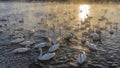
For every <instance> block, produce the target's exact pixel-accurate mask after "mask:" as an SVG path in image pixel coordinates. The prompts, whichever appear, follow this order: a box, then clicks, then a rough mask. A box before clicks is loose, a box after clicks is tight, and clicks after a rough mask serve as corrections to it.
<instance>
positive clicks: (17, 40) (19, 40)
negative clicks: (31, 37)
mask: <svg viewBox="0 0 120 68" xmlns="http://www.w3.org/2000/svg"><path fill="white" fill-rule="evenodd" d="M22 41H24V38H17V39H14V40H12V41H10V43H20V42H22Z"/></svg>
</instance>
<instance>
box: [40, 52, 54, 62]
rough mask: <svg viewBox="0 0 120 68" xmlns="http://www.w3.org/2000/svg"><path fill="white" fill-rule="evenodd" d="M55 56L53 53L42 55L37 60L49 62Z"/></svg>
mask: <svg viewBox="0 0 120 68" xmlns="http://www.w3.org/2000/svg"><path fill="white" fill-rule="evenodd" d="M54 56H55V53H47V54H44V55H43V56H42V57H39V58H38V59H39V60H50V59H52V58H53V57H54Z"/></svg>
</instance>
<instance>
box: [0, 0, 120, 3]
mask: <svg viewBox="0 0 120 68" xmlns="http://www.w3.org/2000/svg"><path fill="white" fill-rule="evenodd" d="M0 1H20V2H33V1H34V2H37V1H40V2H69V3H80V2H88V3H97V2H98V3H104V2H120V0H0Z"/></svg>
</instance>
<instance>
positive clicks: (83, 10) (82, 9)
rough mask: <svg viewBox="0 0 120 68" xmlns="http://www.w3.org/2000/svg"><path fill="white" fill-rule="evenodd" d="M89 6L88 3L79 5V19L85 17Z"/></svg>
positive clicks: (88, 11)
mask: <svg viewBox="0 0 120 68" xmlns="http://www.w3.org/2000/svg"><path fill="white" fill-rule="evenodd" d="M89 9H90V6H89V5H86V4H84V5H80V6H79V19H80V20H82V21H84V20H85V18H87V15H88V14H89V13H90V10H89Z"/></svg>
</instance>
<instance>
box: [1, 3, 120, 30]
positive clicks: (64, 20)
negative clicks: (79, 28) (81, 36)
mask: <svg viewBox="0 0 120 68" xmlns="http://www.w3.org/2000/svg"><path fill="white" fill-rule="evenodd" d="M83 5H84V4H80V5H78V4H77V5H75V4H58V3H57V4H56V3H18V2H10V3H9V2H7V3H0V18H3V17H6V16H10V20H11V22H10V23H13V22H17V19H20V18H24V22H25V23H24V27H25V28H26V29H33V27H36V28H39V27H40V26H38V24H37V23H38V22H40V21H41V18H45V15H46V14H48V15H49V14H52V15H51V16H48V18H47V23H54V24H57V25H59V27H61V26H62V25H61V24H65V25H68V26H69V25H70V26H75V25H76V24H78V23H80V21H81V18H83V19H84V18H87V17H86V15H87V14H88V15H89V16H91V17H93V19H92V20H91V22H92V23H93V24H97V23H98V19H99V18H100V17H101V16H104V17H105V18H107V19H108V21H110V22H113V23H114V22H118V23H119V21H120V19H119V18H120V5H118V4H117V5H116V4H108V5H104V4H85V5H88V6H89V8H88V9H85V10H84V9H83V12H85V13H83V15H80V14H81V13H82V12H80V11H81V9H80V6H83ZM83 8H84V7H83ZM88 12H89V13H88ZM81 16H83V17H81ZM105 22H106V21H105V20H104V21H102V24H103V25H105V24H104V23H105ZM60 25H61V26H60Z"/></svg>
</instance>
